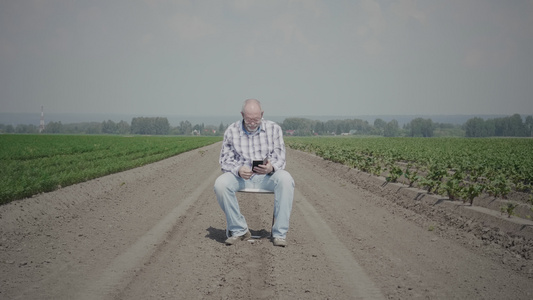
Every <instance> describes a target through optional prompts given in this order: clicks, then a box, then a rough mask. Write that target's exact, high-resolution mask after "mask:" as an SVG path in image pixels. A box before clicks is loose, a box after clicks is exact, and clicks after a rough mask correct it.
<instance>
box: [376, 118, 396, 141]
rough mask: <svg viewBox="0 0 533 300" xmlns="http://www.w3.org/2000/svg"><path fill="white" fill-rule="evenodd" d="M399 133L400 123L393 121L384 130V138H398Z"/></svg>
mask: <svg viewBox="0 0 533 300" xmlns="http://www.w3.org/2000/svg"><path fill="white" fill-rule="evenodd" d="M374 123H375V122H374ZM399 133H400V125H398V121H396V120H392V121H390V122H389V123H387V124H386V125H385V127H384V129H383V136H386V137H396V136H398V135H399Z"/></svg>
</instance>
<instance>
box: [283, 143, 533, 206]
mask: <svg viewBox="0 0 533 300" xmlns="http://www.w3.org/2000/svg"><path fill="white" fill-rule="evenodd" d="M286 144H287V146H288V147H291V148H294V149H298V150H303V151H308V152H311V153H315V154H316V155H318V156H321V157H323V158H324V159H328V160H331V161H335V162H339V163H343V164H346V165H348V166H351V167H354V168H357V169H359V170H362V171H365V172H369V173H372V174H375V175H382V176H386V179H387V180H388V181H390V182H396V181H401V182H404V183H407V184H409V185H410V186H417V187H422V188H425V189H427V190H428V192H431V193H438V194H443V195H447V196H449V197H450V198H451V199H461V200H463V201H470V203H471V202H472V200H473V198H475V197H476V196H479V195H480V194H481V193H488V194H490V195H493V196H496V197H502V198H505V197H506V196H507V195H508V194H509V193H510V192H512V191H518V192H522V193H529V194H530V195H531V190H532V184H533V139H530V138H483V139H474V138H471V139H467V138H378V137H367V138H353V137H348V138H342V137H318V138H317V137H315V138H295V137H290V138H286ZM530 199H531V197H530Z"/></svg>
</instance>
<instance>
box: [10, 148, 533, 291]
mask: <svg viewBox="0 0 533 300" xmlns="http://www.w3.org/2000/svg"><path fill="white" fill-rule="evenodd" d="M219 151H220V143H217V144H214V145H211V146H207V147H204V148H201V149H197V150H194V151H190V152H187V153H183V154H180V155H178V156H175V157H172V158H169V159H166V160H163V161H160V162H157V163H154V164H150V165H147V166H144V167H140V168H136V169H133V170H129V171H126V172H121V173H118V174H113V175H110V176H105V177H102V178H99V179H96V180H92V181H88V182H85V183H81V184H77V185H73V186H69V187H65V188H62V189H59V190H57V191H54V192H51V193H45V194H40V195H36V196H34V197H32V198H28V199H24V200H20V201H14V202H12V203H10V204H7V205H3V206H1V207H0V233H1V238H0V299H532V298H533V263H532V259H533V258H532V255H531V254H532V248H531V243H532V236H533V234H532V233H531V231H532V228H533V222H531V221H529V220H527V219H520V218H517V217H513V218H507V217H506V216H501V215H500V214H499V213H495V212H494V211H489V210H487V211H484V210H483V208H477V209H473V208H467V207H465V206H463V205H462V204H459V203H454V202H450V201H445V200H442V199H438V197H434V196H431V195H425V194H423V192H421V191H416V190H412V189H406V188H405V187H403V186H401V185H393V184H386V183H385V182H384V181H383V180H382V179H380V178H377V177H372V176H369V175H368V174H364V173H360V172H357V170H354V169H349V168H347V167H344V166H341V165H338V164H334V163H331V162H328V161H325V160H323V159H321V158H318V157H316V156H313V155H311V154H307V153H303V152H299V151H294V150H290V149H289V150H288V152H287V161H288V163H287V170H288V171H289V172H290V173H291V174H292V176H293V177H294V179H295V182H296V191H295V200H294V206H293V212H292V216H291V228H290V231H289V234H288V243H289V244H288V246H287V247H285V248H280V247H274V246H273V245H272V242H271V241H270V240H269V238H268V236H269V234H270V224H271V218H272V209H273V207H272V206H273V196H272V195H268V194H266V195H265V194H239V195H238V196H239V200H240V205H241V210H242V212H243V214H244V215H245V217H246V219H247V221H248V222H249V227H250V229H251V231H252V234H253V235H257V236H260V237H261V238H259V239H254V240H251V241H242V242H240V243H237V244H236V245H233V246H226V245H225V244H224V240H225V238H226V236H225V218H224V215H223V213H222V211H221V209H220V207H219V206H218V203H217V202H216V199H215V196H214V192H213V183H214V181H215V179H216V177H217V176H218V175H219V174H220V172H221V171H220V168H219V165H218V155H219Z"/></svg>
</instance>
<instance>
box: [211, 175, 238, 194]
mask: <svg viewBox="0 0 533 300" xmlns="http://www.w3.org/2000/svg"><path fill="white" fill-rule="evenodd" d="M234 184H235V175H233V174H232V173H223V174H222V175H220V176H218V177H217V179H216V180H215V185H214V190H215V193H219V192H223V191H225V190H227V189H228V188H230V187H231V186H232V185H234Z"/></svg>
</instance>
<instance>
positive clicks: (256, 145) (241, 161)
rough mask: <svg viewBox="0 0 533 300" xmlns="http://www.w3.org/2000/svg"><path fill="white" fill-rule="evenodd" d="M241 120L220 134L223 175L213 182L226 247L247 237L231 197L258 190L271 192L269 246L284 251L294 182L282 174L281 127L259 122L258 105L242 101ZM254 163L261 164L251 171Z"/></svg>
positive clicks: (269, 122)
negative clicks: (240, 192)
mask: <svg viewBox="0 0 533 300" xmlns="http://www.w3.org/2000/svg"><path fill="white" fill-rule="evenodd" d="M241 115H242V118H243V119H242V120H239V121H237V122H235V123H233V124H231V125H230V126H229V127H228V129H226V132H225V133H224V141H223V144H222V149H221V151H220V160H219V162H220V165H221V168H222V171H223V172H224V173H223V174H222V175H220V176H219V177H218V178H217V180H216V182H215V194H216V197H217V200H218V203H219V204H220V207H221V208H222V210H223V211H224V213H225V214H226V222H227V230H228V231H229V232H230V234H227V235H228V239H227V240H226V244H227V245H233V244H235V243H236V242H238V241H242V240H246V239H249V238H250V237H251V234H250V231H249V229H248V225H247V224H246V220H245V218H244V216H243V215H242V214H241V212H240V209H239V202H238V201H237V197H236V195H235V193H236V192H237V191H240V190H242V189H244V188H247V187H251V188H260V189H264V190H269V191H273V192H274V225H273V226H272V237H273V244H274V245H275V246H281V247H285V246H286V245H287V241H286V235H287V231H288V230H289V219H290V215H291V210H292V200H293V197H294V180H293V179H292V177H291V175H290V174H289V172H287V171H285V170H284V169H285V143H284V141H283V134H282V130H281V127H280V126H279V125H278V124H276V123H274V122H272V121H267V120H264V119H263V110H262V109H261V103H260V102H259V101H258V100H256V99H248V100H246V101H244V104H243V106H242V111H241ZM254 160H262V161H264V163H262V164H259V165H258V166H255V167H253V169H252V162H253V161H254Z"/></svg>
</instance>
